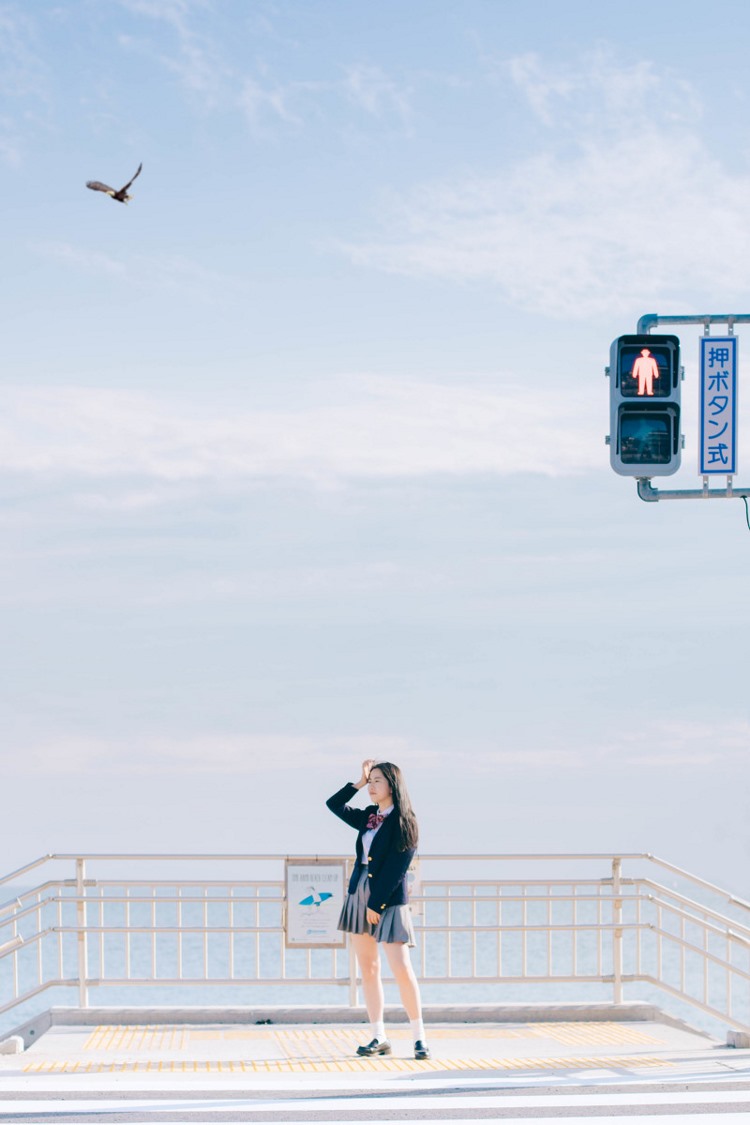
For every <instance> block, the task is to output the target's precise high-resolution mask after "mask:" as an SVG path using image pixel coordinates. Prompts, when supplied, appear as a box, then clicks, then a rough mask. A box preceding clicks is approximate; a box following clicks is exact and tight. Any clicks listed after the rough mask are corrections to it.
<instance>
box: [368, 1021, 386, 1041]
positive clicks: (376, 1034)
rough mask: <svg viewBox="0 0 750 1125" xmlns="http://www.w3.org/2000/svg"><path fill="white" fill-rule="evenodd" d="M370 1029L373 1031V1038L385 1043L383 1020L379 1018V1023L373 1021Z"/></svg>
mask: <svg viewBox="0 0 750 1125" xmlns="http://www.w3.org/2000/svg"><path fill="white" fill-rule="evenodd" d="M370 1031H371V1032H372V1037H373V1039H377V1041H378V1043H385V1024H384V1023H383V1021H382V1020H378V1022H377V1023H371V1024H370Z"/></svg>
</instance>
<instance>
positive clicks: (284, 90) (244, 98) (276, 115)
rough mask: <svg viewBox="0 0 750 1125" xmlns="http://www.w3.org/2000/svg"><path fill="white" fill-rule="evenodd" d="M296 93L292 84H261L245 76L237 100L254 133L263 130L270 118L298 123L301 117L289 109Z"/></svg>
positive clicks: (287, 123) (262, 131) (300, 122)
mask: <svg viewBox="0 0 750 1125" xmlns="http://www.w3.org/2000/svg"><path fill="white" fill-rule="evenodd" d="M295 93H297V88H296V86H295V85H294V84H291V85H288V86H286V87H284V86H280V85H274V86H262V85H261V84H260V82H258V81H256V79H254V78H246V79H245V80H244V82H243V83H242V88H241V90H240V93H239V96H238V99H237V102H238V105H239V107H240V109H241V110H242V112H243V113H244V115H245V117H246V118H247V121H248V124H249V125H250V127H251V128H252V130H253V131H254V132H255V133H258V134H262V133H264V131H265V122H266V120H267V119H268V117H269V116H270V117H271V119H276V120H279V121H283V122H284V123H285V124H286V125H300V124H302V118H301V117H300V116H299V115H298V114H296V113H294V112H293V111H292V109H291V102H292V100H293V98H294V95H295Z"/></svg>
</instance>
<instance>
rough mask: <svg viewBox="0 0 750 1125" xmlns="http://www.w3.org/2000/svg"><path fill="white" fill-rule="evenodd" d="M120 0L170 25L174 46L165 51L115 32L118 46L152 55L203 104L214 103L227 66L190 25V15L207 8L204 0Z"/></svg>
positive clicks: (219, 95)
mask: <svg viewBox="0 0 750 1125" xmlns="http://www.w3.org/2000/svg"><path fill="white" fill-rule="evenodd" d="M120 3H121V5H122V6H123V7H124V8H126V9H127V10H128V11H129V12H131V13H132V14H133V15H135V16H142V17H144V18H145V19H148V20H151V21H152V22H153V23H161V24H164V25H166V27H168V28H169V29H171V31H172V32H173V34H174V37H175V40H176V50H174V51H173V52H172V53H166V52H164V51H161V50H159V49H157V48H155V47H154V46H153V45H152V44H151V43H150V42H148V41H144V40H141V39H139V38H137V37H134V36H131V35H127V34H122V35H120V36H119V39H118V42H119V43H120V46H121V47H123V48H124V49H126V50H134V51H138V52H140V53H142V54H144V55H147V56H150V57H153V58H155V59H156V61H157V62H158V63H159V64H160V65H161V66H163V67H164V68H165V69H166V70H169V71H171V72H172V73H173V74H175V75H176V76H177V78H178V79H179V81H180V82H181V84H182V85H183V86H184V87H185V89H186V90H188V91H189V92H190V93H191V94H197V95H199V96H200V99H201V105H202V106H203V107H204V108H205V107H206V106H213V105H216V104H218V103H219V102H220V101H221V99H222V96H223V91H224V87H225V83H226V80H227V77H228V73H227V69H226V67H225V65H224V63H223V61H222V59H221V58H220V56H219V52H218V50H217V48H216V46H215V44H214V43H213V42H211V40H209V39H208V38H207V37H206V36H204V35H201V34H199V33H197V32H196V31H194V30H193V28H192V27H191V26H190V19H191V17H192V16H194V15H195V14H196V13H200V12H205V11H206V10H207V5H206V3H205V2H204V0H120Z"/></svg>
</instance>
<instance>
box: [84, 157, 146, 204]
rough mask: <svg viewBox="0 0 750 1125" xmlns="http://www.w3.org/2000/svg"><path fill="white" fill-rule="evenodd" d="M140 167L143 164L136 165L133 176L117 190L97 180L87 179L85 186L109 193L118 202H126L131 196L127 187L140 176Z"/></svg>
mask: <svg viewBox="0 0 750 1125" xmlns="http://www.w3.org/2000/svg"><path fill="white" fill-rule="evenodd" d="M142 167H143V164H139V165H138V171H137V172H136V174H135V176H133V178H132V179H130V180H128V182H127V183H126V184H125V187H121V188H120V190H119V191H115V189H114V188H111V187H108V186H107V184H103V183H101V182H100V181H99V180H88V181H87V183H86V187H87V188H91V190H92V191H103V192H106V194H107V195H111V196H112V198H113V199H116V200H117V201H118V203H127V201H128V200H129V199H132V198H133V197H132V195H128V188H129V187H130V185H131V184H132V182H133V180H135V179H137V178H138V176H140V174H141V168H142Z"/></svg>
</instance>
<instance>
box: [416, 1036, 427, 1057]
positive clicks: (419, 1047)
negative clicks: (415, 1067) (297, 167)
mask: <svg viewBox="0 0 750 1125" xmlns="http://www.w3.org/2000/svg"><path fill="white" fill-rule="evenodd" d="M414 1058H415V1059H429V1058H430V1048H429V1047H427V1046H426V1045H425V1044H424V1043H423V1042H422V1040H421V1039H417V1041H416V1043H415V1044H414Z"/></svg>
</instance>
